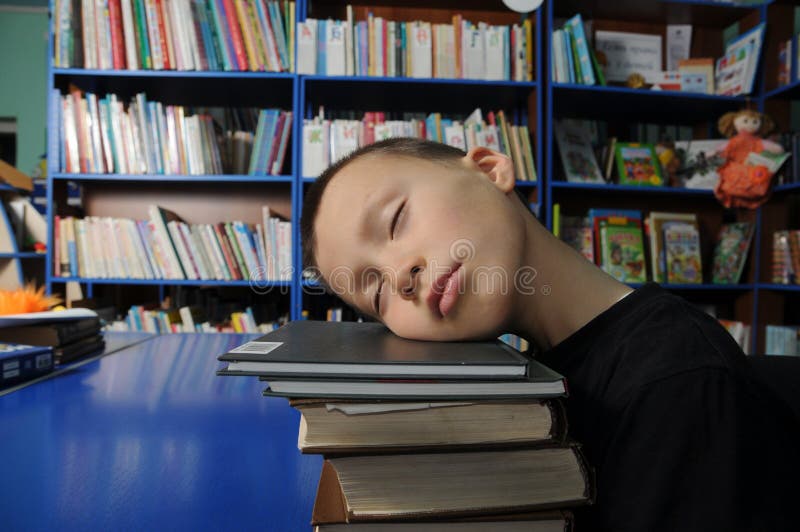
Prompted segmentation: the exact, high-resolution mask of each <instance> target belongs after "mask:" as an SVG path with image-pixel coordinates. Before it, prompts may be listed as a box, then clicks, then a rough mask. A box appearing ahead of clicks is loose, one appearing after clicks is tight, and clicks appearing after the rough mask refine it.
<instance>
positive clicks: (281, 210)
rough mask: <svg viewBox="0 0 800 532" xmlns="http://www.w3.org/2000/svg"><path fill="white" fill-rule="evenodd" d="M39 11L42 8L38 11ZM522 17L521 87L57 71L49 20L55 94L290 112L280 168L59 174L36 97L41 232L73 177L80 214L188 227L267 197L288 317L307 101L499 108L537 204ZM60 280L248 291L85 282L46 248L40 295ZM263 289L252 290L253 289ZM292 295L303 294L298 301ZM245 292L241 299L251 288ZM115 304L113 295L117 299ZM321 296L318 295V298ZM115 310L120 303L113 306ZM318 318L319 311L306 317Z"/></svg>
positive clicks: (52, 138)
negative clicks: (40, 133) (287, 232)
mask: <svg viewBox="0 0 800 532" xmlns="http://www.w3.org/2000/svg"><path fill="white" fill-rule="evenodd" d="M349 3H350V4H353V6H354V14H355V19H356V20H357V21H358V20H365V19H366V18H367V13H368V12H371V13H373V14H374V15H375V16H383V17H386V18H387V19H389V20H396V21H413V20H424V21H429V22H433V23H450V22H452V16H453V15H455V14H461V15H462V16H463V17H464V19H466V20H470V21H472V22H479V21H484V22H489V23H494V24H513V23H516V22H519V21H520V15H519V14H517V13H514V12H512V11H509V10H508V9H507V8H506V7H505V6H503V4H502V2H501V1H500V0H491V1H480V0H461V1H459V0H434V1H432V2H431V1H428V2H422V1H416V0H415V1H411V2H407V1H403V0H363V1H362V0H357V1H355V2H349ZM347 4H348V2H343V1H335V0H319V1H312V0H298V1H297V2H296V17H297V20H299V21H303V20H305V19H306V18H328V17H331V18H337V19H339V20H344V19H345V18H346V16H345V15H346V6H347ZM50 12H51V14H52V13H53V12H54V11H53V4H52V2H51V6H50ZM530 18H531V21H532V23H533V25H532V26H533V40H534V42H533V50H534V52H533V56H534V57H533V61H534V80H533V81H531V82H508V81H481V80H467V79H453V80H449V79H414V78H394V77H366V76H342V77H334V76H330V77H329V76H310V75H308V76H307V75H298V74H295V73H280V74H276V73H252V72H223V71H189V72H186V71H166V70H88V69H83V68H57V67H56V66H55V65H54V60H53V49H54V34H53V19H52V16H51V27H50V32H49V33H50V42H49V48H48V50H49V52H48V53H49V59H48V87H49V89H50V91H49V93H48V94H50V93H52V92H53V89H57V90H58V91H60V93H61V94H65V93H66V92H67V91H69V90H70V87H77V88H78V89H80V90H82V91H91V92H94V93H95V94H98V95H103V94H106V93H115V94H117V95H118V96H119V97H120V99H121V100H122V101H127V100H128V99H129V98H130V97H131V96H133V95H135V94H136V93H139V92H144V93H146V95H147V97H148V99H149V100H155V101H160V102H162V103H164V104H174V105H184V106H216V107H260V108H264V107H279V108H281V109H283V110H291V111H292V112H293V117H294V124H293V130H292V135H291V139H290V142H291V146H290V154H291V156H289V154H287V162H286V164H285V166H284V171H283V172H282V174H281V175H277V176H266V177H253V176H247V175H205V176H194V175H191V176H190V175H119V174H75V173H65V172H63V171H62V170H63V169H61V168H60V157H59V146H58V143H57V140H58V135H57V132H58V130H59V124H58V123H56V117H57V114H56V113H55V112H54V109H53V103H52V100H53V98H52V97H51V96H49V97H48V102H49V103H48V161H47V162H48V168H50V169H52V170H51V172H50V173H49V176H48V190H47V205H48V210H47V215H46V217H47V222H48V235H49V238H50V241H51V242H52V241H53V222H54V219H55V216H57V215H62V214H63V215H68V214H70V212H69V211H68V208H67V204H66V186H67V182H76V183H78V184H80V185H81V186H82V189H83V209H84V211H85V214H86V215H92V216H114V217H127V218H134V219H146V218H147V206H148V205H149V204H157V205H160V206H163V207H165V208H168V209H170V210H173V211H175V212H176V213H177V214H178V215H180V216H181V217H182V218H183V219H184V220H185V221H187V222H189V223H214V222H218V221H223V220H231V219H242V220H243V221H245V222H249V223H255V222H256V221H258V220H259V211H258V209H260V207H261V205H264V204H268V205H269V206H270V207H271V208H272V209H273V210H274V211H276V212H277V213H278V214H280V215H282V216H284V217H286V218H289V219H291V220H292V229H293V230H292V249H293V256H292V261H293V274H292V278H291V280H289V281H283V282H271V283H267V284H268V286H266V288H275V289H276V290H277V291H278V292H279V293H280V294H282V295H285V294H286V292H288V293H289V298H288V299H289V301H288V314H289V317H290V319H299V318H300V317H301V316H302V311H303V309H304V308H305V307H306V306H308V305H309V304H310V305H311V306H312V307H314V306H316V307H318V308H324V305H325V303H322V304H320V303H319V302H318V301H317V302H316V305H315V302H314V301H313V299H321V298H316V296H314V295H313V294H314V290H313V289H314V286H315V285H314V283H313V282H309V281H306V280H304V279H303V275H302V265H301V251H300V248H301V246H300V231H299V217H300V212H301V210H302V196H303V192H304V190H305V189H306V187H307V186H308V185H309V184H310V183H311V182H313V179H312V178H309V177H308V176H303V175H302V169H301V164H300V161H302V153H301V150H302V125H303V119H304V118H310V117H311V116H313V115H314V114H315V113H316V110H317V109H318V108H319V106H321V105H324V106H325V109H326V113H327V112H329V111H332V112H333V111H336V110H341V111H358V112H363V111H387V112H389V111H391V112H389V113H387V114H389V115H391V114H392V113H394V112H398V113H399V112H403V111H414V112H425V113H430V112H442V113H452V114H454V115H463V116H464V117H466V116H467V115H468V114H469V113H470V112H471V111H472V110H473V109H474V108H476V107H481V108H482V109H484V110H485V111H488V110H498V109H503V110H505V111H506V112H507V113H508V116H509V117H510V122H511V123H513V124H519V125H527V126H528V129H529V131H530V133H531V134H532V140H533V141H534V144H533V147H534V157H535V162H536V174H537V176H538V178H539V181H538V183H529V182H520V188H521V189H522V190H523V192H525V193H526V194H527V195H528V196H529V197H530V198H531V201H532V202H537V203H538V202H539V201H540V199H539V184H540V183H541V182H542V176H543V168H544V167H543V164H542V161H543V143H542V141H541V138H540V132H541V131H543V126H542V124H543V123H542V116H543V113H542V111H541V110H542V98H543V96H542V95H543V91H542V89H541V86H540V82H541V80H542V75H541V69H542V60H541V49H542V47H541V38H542V33H543V17H542V11H541V10H538V11H536V12H534V13H532V14H531V15H530ZM67 282H78V283H80V285H81V286H82V287H85V289H86V295H87V296H88V297H92V296H93V295H95V291H98V290H102V289H103V288H106V289H108V290H110V291H111V292H112V293H113V294H115V295H117V296H118V295H119V293H120V291H121V290H124V289H127V292H126V298H127V299H126V302H127V303H138V302H141V301H142V300H144V299H148V300H153V299H155V298H156V297H158V299H159V300H162V299H163V297H164V295H165V293H166V291H167V290H169V289H170V288H171V287H181V286H216V287H220V288H227V287H240V289H244V288H245V287H248V286H249V283H248V282H247V281H238V282H237V281H227V282H221V281H188V280H186V281H174V280H132V279H87V278H73V277H61V276H58V275H56V272H55V271H54V268H53V253H52V250H51V249H49V248H48V254H47V257H46V284H47V289H48V292H52V291H62V290H63V289H64V284H65V283H67ZM258 288H259V289H264V288H265V287H264V286H259V287H258ZM304 290H306V291H307V292H308V294H307V296H308V297H306V298H305V302H304V297H303V296H304ZM251 296H252V294H251ZM118 299H119V298H118ZM322 299H324V298H322ZM119 307H120V308H121V307H122V305H120V306H119ZM312 317H315V318H319V317H320V316H319V315H314V314H312Z"/></svg>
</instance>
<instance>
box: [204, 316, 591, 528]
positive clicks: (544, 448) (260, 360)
mask: <svg viewBox="0 0 800 532" xmlns="http://www.w3.org/2000/svg"><path fill="white" fill-rule="evenodd" d="M219 360H221V361H223V362H226V363H227V366H226V367H225V368H224V369H221V370H219V371H218V374H220V375H250V376H258V377H259V378H260V379H261V380H264V381H267V382H268V383H269V384H268V387H267V389H266V390H265V391H264V395H267V396H279V397H287V398H289V400H290V404H291V405H292V406H293V407H294V408H296V409H297V410H299V411H300V413H301V414H302V416H301V421H300V429H299V435H298V447H299V449H300V451H301V452H303V453H310V454H322V455H323V456H324V457H325V459H326V460H325V462H324V465H323V468H322V473H321V478H320V481H319V486H318V489H317V497H316V501H315V504H314V511H313V516H312V524H314V525H316V526H317V527H318V528H317V530H325V531H330V530H340V529H342V530H345V529H350V528H355V529H358V528H359V525H358V524H359V523H370V525H369V526H370V527H374V528H370V529H374V530H383V529H384V528H385V529H386V530H394V529H398V530H450V529H453V530H456V529H458V530H470V531H471V530H487V531H488V530H492V531H494V530H536V531H538V530H564V529H566V528H569V527H570V526H571V522H572V514H571V513H570V509H571V508H575V507H577V506H581V505H585V504H590V503H591V502H592V500H593V489H594V483H593V476H592V473H591V469H590V468H589V467H588V465H587V464H586V462H585V460H584V458H583V455H582V454H581V452H580V449H579V447H578V446H577V445H576V444H574V443H573V442H570V441H568V440H567V439H566V417H565V411H564V409H563V407H562V404H561V403H560V401H559V398H560V397H563V396H564V395H565V394H566V383H565V381H564V379H563V377H561V376H560V375H558V374H557V373H555V372H553V371H552V370H550V369H548V368H546V367H544V366H542V365H541V364H538V363H537V362H536V361H534V360H532V359H530V358H528V357H526V356H524V355H522V354H521V353H519V352H517V351H516V350H514V349H512V348H510V347H508V346H507V345H505V344H503V343H502V342H499V341H496V342H420V341H413V340H406V339H402V338H399V337H397V336H395V335H393V334H392V333H391V332H390V331H388V329H386V328H385V327H384V326H383V325H381V324H376V323H352V322H351V323H329V322H316V321H295V322H291V323H289V324H287V325H286V326H284V327H281V328H280V329H278V330H276V331H274V332H272V333H270V334H268V335H266V336H264V337H262V338H260V339H258V340H256V341H253V342H248V343H246V344H244V345H242V346H239V347H237V348H235V349H233V350H232V351H230V352H228V353H226V354H224V355H222V356H220V357H219ZM362 527H363V525H362Z"/></svg>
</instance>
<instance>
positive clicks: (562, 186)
mask: <svg viewBox="0 0 800 532" xmlns="http://www.w3.org/2000/svg"><path fill="white" fill-rule="evenodd" d="M550 186H551V187H552V188H553V189H554V190H565V191H567V190H569V191H581V190H583V191H591V192H598V193H608V194H617V193H632V194H646V195H667V196H692V197H708V198H713V197H714V191H713V190H707V189H697V188H677V187H645V186H637V185H616V184H613V183H608V184H604V183H570V182H569V181H551V182H550Z"/></svg>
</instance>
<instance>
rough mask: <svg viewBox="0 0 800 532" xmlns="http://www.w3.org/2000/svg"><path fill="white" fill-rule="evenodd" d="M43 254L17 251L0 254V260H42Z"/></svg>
mask: <svg viewBox="0 0 800 532" xmlns="http://www.w3.org/2000/svg"><path fill="white" fill-rule="evenodd" d="M45 257H46V255H45V254H44V253H36V252H35V251H17V252H13V253H0V259H44V258H45Z"/></svg>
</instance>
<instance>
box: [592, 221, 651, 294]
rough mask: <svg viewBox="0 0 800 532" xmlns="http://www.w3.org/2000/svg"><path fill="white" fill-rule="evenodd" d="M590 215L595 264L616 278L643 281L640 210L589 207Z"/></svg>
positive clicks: (624, 280) (642, 244)
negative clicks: (592, 228)
mask: <svg viewBox="0 0 800 532" xmlns="http://www.w3.org/2000/svg"><path fill="white" fill-rule="evenodd" d="M589 217H590V219H591V220H592V224H593V227H594V240H595V260H596V262H597V265H598V266H600V267H601V268H602V269H603V271H605V272H606V273H608V274H610V275H611V276H612V277H614V278H615V279H617V280H618V281H622V282H626V283H644V282H646V281H647V271H646V270H645V263H644V262H645V259H644V242H643V236H642V213H641V212H639V211H631V210H610V209H591V210H590V211H589Z"/></svg>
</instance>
